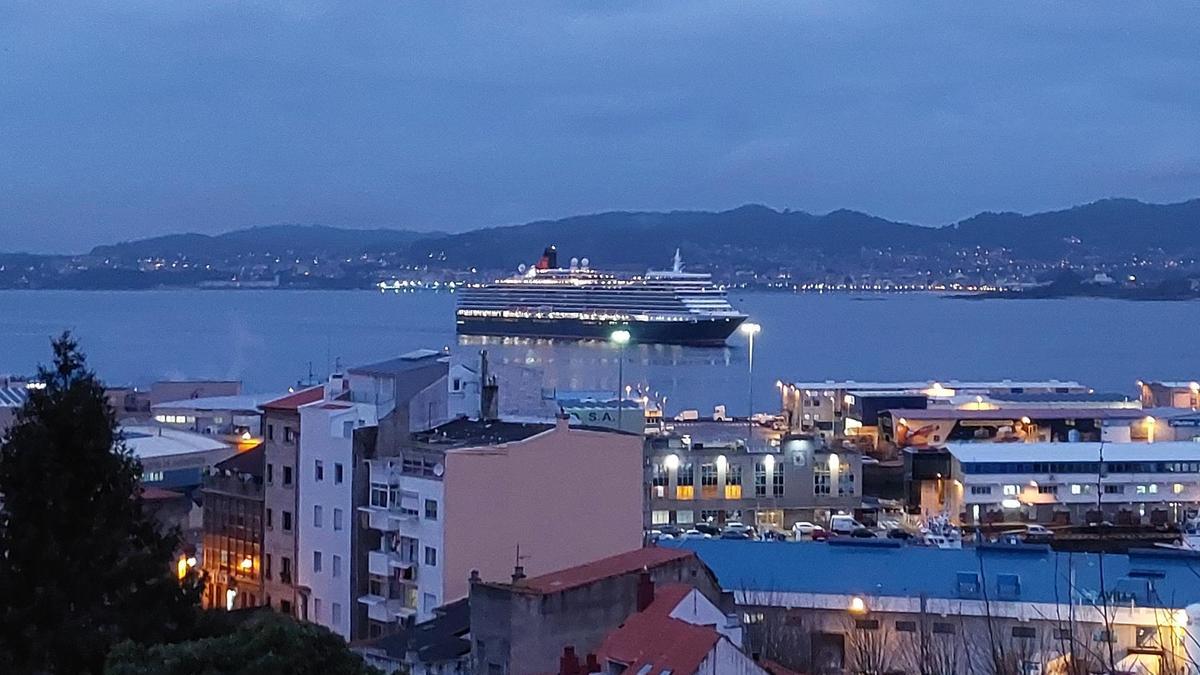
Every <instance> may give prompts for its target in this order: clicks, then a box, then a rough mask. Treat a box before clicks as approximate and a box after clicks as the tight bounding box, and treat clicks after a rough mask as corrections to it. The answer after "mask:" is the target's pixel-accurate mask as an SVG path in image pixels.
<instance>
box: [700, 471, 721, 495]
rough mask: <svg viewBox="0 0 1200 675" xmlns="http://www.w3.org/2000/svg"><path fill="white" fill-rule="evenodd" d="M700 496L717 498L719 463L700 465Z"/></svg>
mask: <svg viewBox="0 0 1200 675" xmlns="http://www.w3.org/2000/svg"><path fill="white" fill-rule="evenodd" d="M700 498H701V499H716V498H717V465H716V464H712V463H708V464H701V465H700Z"/></svg>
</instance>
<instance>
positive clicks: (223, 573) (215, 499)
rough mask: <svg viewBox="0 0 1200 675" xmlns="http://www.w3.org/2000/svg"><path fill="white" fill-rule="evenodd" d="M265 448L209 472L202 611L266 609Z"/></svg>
mask: <svg viewBox="0 0 1200 675" xmlns="http://www.w3.org/2000/svg"><path fill="white" fill-rule="evenodd" d="M264 458H265V449H264V448H263V447H262V446H259V447H256V448H254V449H252V450H247V451H245V452H241V453H239V454H237V455H234V456H233V457H230V458H229V459H226V460H224V461H222V462H219V463H217V464H216V465H215V466H213V467H212V468H211V469H207V470H206V471H205V475H204V483H203V486H202V487H201V499H202V500H203V503H204V525H203V533H204V534H203V553H204V556H203V562H202V568H203V569H204V572H205V574H206V576H207V584H206V586H205V589H204V597H203V600H204V606H205V607H209V608H220V609H226V610H232V609H241V608H246V607H257V606H259V605H261V604H268V601H267V599H266V596H265V594H264V589H263V572H264V568H263V560H264V559H263V532H264V528H263V471H264V466H265V463H264Z"/></svg>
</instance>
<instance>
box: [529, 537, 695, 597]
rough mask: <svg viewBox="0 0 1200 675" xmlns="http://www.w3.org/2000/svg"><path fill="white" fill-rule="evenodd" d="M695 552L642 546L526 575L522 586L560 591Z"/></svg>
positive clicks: (539, 590) (684, 557)
mask: <svg viewBox="0 0 1200 675" xmlns="http://www.w3.org/2000/svg"><path fill="white" fill-rule="evenodd" d="M694 555H695V554H694V553H693V552H691V551H688V550H684V549H677V548H658V547H648V548H639V549H635V550H633V551H627V552H625V553H619V554H617V555H614V556H611V557H608V558H601V559H600V560H595V561H593V562H590V563H587V564H584V565H579V566H578V567H568V568H567V569H565V570H559V571H557V572H551V573H549V574H543V575H541V576H538V577H531V578H529V579H526V580H525V581H524V583H522V584H521V586H520V588H522V589H523V590H531V591H534V592H536V593H557V592H559V591H565V590H567V589H569V588H575V587H577V586H585V585H587V584H590V583H595V582H597V581H600V580H602V579H608V578H610V577H617V576H622V575H625V574H632V573H634V572H637V571H638V570H641V569H642V568H644V567H645V568H651V567H658V566H660V565H665V564H667V563H669V562H673V561H676V560H684V559H686V558H691V557H693V556H694Z"/></svg>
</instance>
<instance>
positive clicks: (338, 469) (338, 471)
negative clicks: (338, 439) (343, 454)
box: [333, 462, 345, 485]
mask: <svg viewBox="0 0 1200 675" xmlns="http://www.w3.org/2000/svg"><path fill="white" fill-rule="evenodd" d="M344 477H345V472H344V471H343V470H342V463H341V462H336V463H335V464H334V465H333V482H334V483H335V484H337V485H341V484H342V479H343V478H344Z"/></svg>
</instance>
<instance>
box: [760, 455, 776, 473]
mask: <svg viewBox="0 0 1200 675" xmlns="http://www.w3.org/2000/svg"><path fill="white" fill-rule="evenodd" d="M763 466H765V467H767V471H771V470H773V469H774V468H775V455H767V456H766V457H763Z"/></svg>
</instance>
